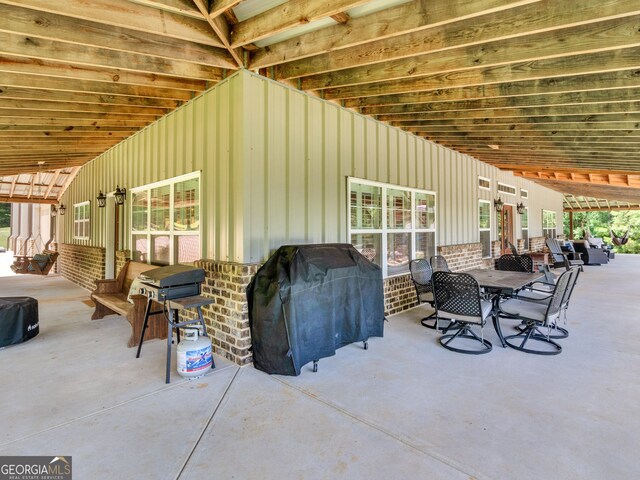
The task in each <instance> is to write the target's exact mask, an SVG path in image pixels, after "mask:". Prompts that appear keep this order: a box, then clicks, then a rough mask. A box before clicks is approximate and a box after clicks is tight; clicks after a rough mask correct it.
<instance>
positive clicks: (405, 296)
mask: <svg viewBox="0 0 640 480" xmlns="http://www.w3.org/2000/svg"><path fill="white" fill-rule="evenodd" d="M383 288H384V314H385V315H393V314H394V313H398V312H402V311H403V310H407V309H409V308H411V307H414V306H416V305H417V300H416V290H415V288H414V286H413V282H412V281H411V275H410V274H407V275H399V276H397V277H391V278H385V279H384V281H383Z"/></svg>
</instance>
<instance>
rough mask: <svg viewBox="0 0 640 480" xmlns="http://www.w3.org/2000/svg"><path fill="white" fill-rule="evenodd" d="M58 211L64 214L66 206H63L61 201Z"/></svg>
mask: <svg viewBox="0 0 640 480" xmlns="http://www.w3.org/2000/svg"><path fill="white" fill-rule="evenodd" d="M58 211H59V212H60V215H64V214H65V212H66V211H67V207H65V206H64V204H63V203H61V204H60V205H59V206H58Z"/></svg>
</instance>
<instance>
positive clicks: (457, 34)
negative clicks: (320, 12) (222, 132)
mask: <svg viewBox="0 0 640 480" xmlns="http://www.w3.org/2000/svg"><path fill="white" fill-rule="evenodd" d="M470 3H475V2H470ZM639 13H640V8H639V7H638V2H637V1H635V0H607V1H601V0H585V1H583V2H581V4H580V8H572V9H567V8H566V5H565V4H563V3H562V2H560V3H559V2H557V1H555V0H542V1H541V2H538V3H534V4H527V5H523V6H519V7H517V8H513V9H509V10H503V11H501V12H496V13H492V14H490V15H482V16H480V17H477V18H469V19H465V20H463V21H458V22H455V23H449V24H446V25H440V26H438V27H434V28H429V29H426V30H421V31H417V32H411V33H408V34H405V35H401V36H396V37H393V38H386V39H382V40H376V41H373V42H369V43H365V44H362V45H359V46H354V47H352V48H349V49H343V50H339V51H333V52H330V53H325V54H323V55H316V56H314V57H312V58H305V59H302V60H297V61H293V62H289V63H284V64H282V65H280V66H278V67H277V69H276V78H277V79H291V78H299V77H307V76H311V75H320V74H325V73H327V72H335V71H336V70H346V69H353V68H354V67H363V66H366V65H373V64H381V68H386V67H385V66H386V65H388V62H392V61H395V60H399V59H413V58H417V59H418V61H420V58H421V57H420V56H421V55H426V54H433V53H435V52H439V51H444V50H449V49H454V48H461V47H467V46H472V45H478V44H482V43H486V42H493V44H491V45H489V46H488V48H487V49H488V50H491V49H493V48H495V45H496V44H497V42H498V41H504V40H507V39H508V42H509V45H513V44H516V43H517V40H515V38H516V37H521V36H524V35H534V34H542V33H545V32H550V31H552V30H558V29H567V28H569V27H571V26H576V25H586V24H588V23H596V22H603V21H605V20H606V19H611V18H620V17H621V16H626V15H629V16H630V15H637V14H639ZM538 41H539V40H537V41H535V42H533V43H535V44H536V45H537V42H538ZM503 43H504V42H503ZM541 43H542V42H541ZM542 44H543V45H544V43H542ZM535 51H536V53H538V47H536V49H535ZM540 56H543V55H540ZM383 62H386V63H383ZM432 63H433V61H432V60H431V61H429V65H430V66H431V64H432ZM482 63H486V62H484V61H483V62H482Z"/></svg>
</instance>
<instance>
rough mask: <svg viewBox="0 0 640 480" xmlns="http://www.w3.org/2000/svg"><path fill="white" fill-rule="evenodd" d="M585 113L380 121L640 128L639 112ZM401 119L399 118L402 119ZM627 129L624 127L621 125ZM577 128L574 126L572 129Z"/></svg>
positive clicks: (428, 124)
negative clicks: (615, 125)
mask: <svg viewBox="0 0 640 480" xmlns="http://www.w3.org/2000/svg"><path fill="white" fill-rule="evenodd" d="M582 115H586V116H582ZM582 115H553V116H551V115H549V116H540V117H497V118H487V117H485V118H444V119H439V118H436V119H432V120H424V119H421V118H410V117H409V118H407V117H406V116H399V117H398V116H393V115H380V116H378V120H380V121H381V122H389V123H390V124H392V125H394V126H397V127H405V126H419V127H433V126H458V127H461V126H462V127H465V128H466V127H472V126H475V127H485V128H486V127H490V128H493V127H497V126H500V125H506V126H508V127H509V128H510V129H511V130H513V129H514V128H513V127H514V126H517V125H525V126H527V127H534V126H535V127H534V128H535V129H538V128H539V127H542V126H544V125H561V126H563V127H566V126H571V127H573V126H575V125H583V129H589V130H597V129H599V128H601V127H605V128H608V127H606V125H614V124H625V125H627V126H628V125H636V126H635V127H633V128H638V126H637V125H640V112H629V113H617V112H616V113H611V114H608V113H603V114H582ZM399 118H400V119H399ZM621 128H625V127H621ZM572 129H574V128H572Z"/></svg>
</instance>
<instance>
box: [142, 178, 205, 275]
mask: <svg viewBox="0 0 640 480" xmlns="http://www.w3.org/2000/svg"><path fill="white" fill-rule="evenodd" d="M131 197H132V198H131V202H130V203H131V252H132V259H133V260H134V261H136V262H143V263H153V264H154V265H172V264H175V263H189V262H193V261H195V260H198V259H199V258H200V257H201V254H200V252H201V246H200V174H199V173H195V174H189V175H183V176H181V177H176V178H173V179H169V180H165V181H162V182H158V183H154V184H151V185H145V186H143V187H138V188H132V189H131Z"/></svg>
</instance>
